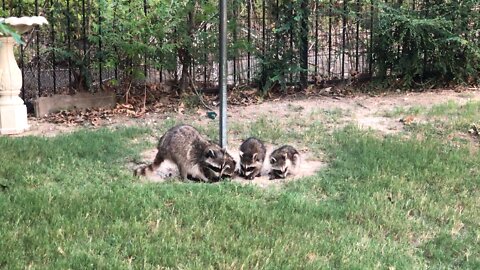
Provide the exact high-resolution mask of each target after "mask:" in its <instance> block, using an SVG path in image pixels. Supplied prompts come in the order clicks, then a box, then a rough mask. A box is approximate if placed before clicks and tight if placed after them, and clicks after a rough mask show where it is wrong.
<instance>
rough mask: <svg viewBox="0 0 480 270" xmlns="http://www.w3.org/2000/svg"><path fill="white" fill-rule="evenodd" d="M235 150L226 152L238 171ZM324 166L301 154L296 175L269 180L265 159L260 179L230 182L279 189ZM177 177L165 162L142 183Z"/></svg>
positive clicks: (151, 156)
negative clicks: (235, 162)
mask: <svg viewBox="0 0 480 270" xmlns="http://www.w3.org/2000/svg"><path fill="white" fill-rule="evenodd" d="M237 148H238V147H236V148H233V147H231V149H232V150H228V152H229V153H230V154H231V155H232V156H233V158H234V159H235V160H236V161H237V169H238V168H239V164H240V163H239V160H240V158H239V155H238V150H236V149H237ZM274 149H275V146H273V145H267V157H268V156H269V155H270V153H271V152H272V151H273V150H274ZM156 153H157V151H156V149H151V150H148V151H145V152H144V153H143V154H142V156H143V158H144V160H146V161H153V159H154V157H155V155H156ZM326 165H327V164H326V163H324V162H321V161H318V160H315V159H313V158H312V157H311V156H310V155H309V153H307V152H303V153H301V162H300V164H299V166H298V167H297V168H296V170H295V171H296V173H295V174H294V175H290V176H288V177H287V178H286V179H275V180H270V179H269V176H268V172H269V171H270V164H269V162H268V159H265V162H264V165H263V169H262V173H261V176H260V177H256V178H255V179H253V180H245V179H244V178H242V177H240V176H235V177H233V178H232V179H231V181H232V182H235V183H239V184H242V185H255V186H258V187H262V188H267V187H279V186H280V185H282V184H285V183H287V182H292V181H296V180H298V179H301V178H304V177H307V176H312V175H314V174H315V173H316V172H318V171H319V170H321V169H322V168H324V167H326ZM178 177H179V172H178V168H177V166H176V165H175V164H174V163H173V162H170V161H168V160H166V161H164V162H163V163H162V164H161V165H160V167H159V168H158V170H157V171H156V172H155V173H154V174H151V175H148V176H145V177H142V179H143V181H147V182H164V181H168V180H169V179H175V178H177V179H178Z"/></svg>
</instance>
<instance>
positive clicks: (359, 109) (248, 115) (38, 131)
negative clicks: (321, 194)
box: [16, 89, 480, 187]
mask: <svg viewBox="0 0 480 270" xmlns="http://www.w3.org/2000/svg"><path fill="white" fill-rule="evenodd" d="M450 100H452V101H455V102H457V103H459V104H464V103H466V102H468V101H478V100H480V91H475V89H467V90H462V91H453V90H440V91H435V92H419V93H395V94H388V95H379V96H369V95H363V94H360V95H356V96H351V97H332V96H309V97H302V98H299V97H288V96H287V97H285V98H282V99H277V100H271V101H266V102H262V103H259V104H253V105H248V106H239V105H235V106H229V108H228V117H229V118H228V121H229V123H234V122H250V121H255V119H257V118H258V117H259V116H261V115H267V116H269V115H271V116H272V117H278V118H283V117H288V116H292V114H296V115H298V116H299V117H306V116H308V115H311V114H312V113H314V112H318V111H324V112H325V111H334V110H341V112H343V113H342V114H340V116H339V118H340V119H338V121H336V123H337V124H338V123H357V124H358V126H359V127H362V128H368V129H373V130H376V131H378V132H379V133H382V134H390V133H395V132H399V131H401V130H402V129H403V127H404V124H403V123H401V122H400V121H399V120H400V119H396V118H391V117H385V116H384V115H385V113H386V112H389V111H392V110H393V109H395V108H396V107H402V108H405V109H408V108H409V107H412V106H421V107H425V108H429V107H431V106H433V105H436V104H442V103H445V102H447V101H450ZM170 117H172V118H175V119H177V120H178V121H180V122H184V123H194V124H198V125H202V124H206V123H208V122H209V121H212V120H211V119H208V118H207V117H206V110H202V109H199V110H198V111H196V112H192V113H188V114H184V113H179V112H177V113H147V114H145V115H144V116H143V117H142V118H132V117H128V116H125V115H116V116H113V117H111V118H109V119H103V120H102V121H101V122H100V123H99V124H98V125H95V126H91V125H87V126H86V127H85V126H78V125H76V126H75V125H73V126H71V125H70V126H69V125H65V124H52V123H49V122H47V121H46V120H45V119H37V118H30V119H29V123H30V126H31V128H30V130H29V131H28V132H25V133H23V134H20V135H16V136H25V135H35V136H38V135H40V136H55V135H56V134H59V133H65V132H71V131H73V130H78V129H81V128H92V129H94V128H98V127H99V126H107V127H114V126H132V125H137V126H151V127H155V126H156V125H159V124H160V123H161V122H162V121H163V120H165V119H167V118H170ZM402 117H403V116H402ZM332 128H335V127H332ZM152 139H153V138H152ZM229 143H230V145H229V146H230V147H229V148H230V149H237V148H238V146H239V144H240V141H238V140H231V141H229ZM302 150H305V151H302V159H303V162H302V167H301V168H300V170H299V172H300V173H299V174H297V175H296V176H293V177H291V178H289V179H287V180H282V181H280V180H274V181H270V180H268V177H267V176H266V175H265V173H264V175H263V176H262V177H259V178H256V179H255V180H254V181H247V180H241V179H239V178H235V179H233V180H232V181H235V182H239V183H242V184H255V185H258V186H260V187H266V186H271V185H274V186H275V185H277V186H278V184H279V183H284V182H288V181H294V180H296V179H299V178H302V177H305V176H308V175H312V174H314V173H315V172H316V171H318V170H319V169H321V168H322V167H324V166H325V164H324V163H322V162H320V161H318V160H314V159H312V158H311V157H310V156H309V153H308V149H302ZM231 152H232V154H233V156H238V154H237V153H235V152H234V151H231ZM155 153H156V152H155V150H154V149H152V150H149V151H147V152H145V153H144V158H145V160H147V161H148V160H153V157H154V155H155ZM176 175H178V171H177V170H176V168H175V166H174V165H173V164H168V163H165V164H164V165H162V167H161V169H160V170H159V171H158V173H157V175H156V176H154V177H152V178H151V179H150V180H151V181H163V179H166V178H168V177H169V176H176Z"/></svg>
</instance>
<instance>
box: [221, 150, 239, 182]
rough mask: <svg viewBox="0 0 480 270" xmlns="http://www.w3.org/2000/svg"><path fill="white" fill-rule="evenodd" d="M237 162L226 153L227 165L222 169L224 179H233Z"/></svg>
mask: <svg viewBox="0 0 480 270" xmlns="http://www.w3.org/2000/svg"><path fill="white" fill-rule="evenodd" d="M236 166H237V162H236V161H235V159H234V158H233V157H232V156H231V155H230V154H229V153H228V152H226V151H225V165H224V166H223V168H222V177H228V178H231V177H233V175H234V174H235V169H236Z"/></svg>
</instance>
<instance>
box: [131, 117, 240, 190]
mask: <svg viewBox="0 0 480 270" xmlns="http://www.w3.org/2000/svg"><path fill="white" fill-rule="evenodd" d="M157 149H158V152H157V155H156V156H155V159H154V160H153V163H152V164H150V165H148V166H144V167H142V168H139V169H136V170H135V171H134V174H135V175H147V174H149V173H152V172H154V171H155V170H156V169H158V167H160V165H161V164H162V162H163V161H164V160H166V159H168V160H170V161H172V162H173V163H175V164H176V165H177V167H178V170H179V172H180V177H181V178H182V179H184V180H186V179H188V177H191V178H194V179H198V180H201V181H205V182H209V181H218V180H220V178H221V177H222V173H224V172H226V174H228V172H229V171H230V167H232V166H233V170H234V169H235V163H233V164H232V162H231V161H232V160H233V158H232V157H231V156H230V155H229V154H228V153H227V152H226V151H225V150H224V149H222V148H221V147H220V146H219V145H217V144H215V143H212V142H210V141H208V140H207V139H205V138H204V137H203V136H202V135H201V134H200V133H199V132H198V131H197V130H196V129H195V128H194V127H192V126H190V125H178V126H175V127H173V128H171V129H169V130H168V131H167V132H166V133H165V134H164V135H163V136H162V137H161V138H160V141H159V143H158V146H157ZM233 162H235V161H234V160H233Z"/></svg>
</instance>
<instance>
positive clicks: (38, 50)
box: [35, 0, 42, 96]
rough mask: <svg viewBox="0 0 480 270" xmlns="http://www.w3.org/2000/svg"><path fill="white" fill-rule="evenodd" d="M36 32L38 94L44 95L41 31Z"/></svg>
mask: <svg viewBox="0 0 480 270" xmlns="http://www.w3.org/2000/svg"><path fill="white" fill-rule="evenodd" d="M35 15H37V16H38V0H35ZM35 33H36V35H35V36H36V41H35V42H36V54H37V58H38V62H37V89H38V95H39V96H41V95H42V81H41V80H40V72H41V63H40V62H41V61H40V33H39V30H38V29H37V30H36V31H35Z"/></svg>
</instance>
